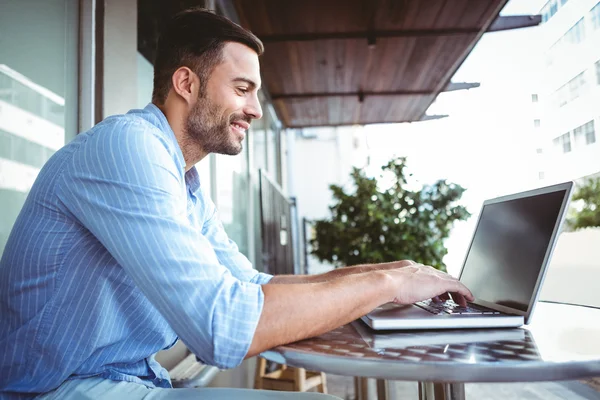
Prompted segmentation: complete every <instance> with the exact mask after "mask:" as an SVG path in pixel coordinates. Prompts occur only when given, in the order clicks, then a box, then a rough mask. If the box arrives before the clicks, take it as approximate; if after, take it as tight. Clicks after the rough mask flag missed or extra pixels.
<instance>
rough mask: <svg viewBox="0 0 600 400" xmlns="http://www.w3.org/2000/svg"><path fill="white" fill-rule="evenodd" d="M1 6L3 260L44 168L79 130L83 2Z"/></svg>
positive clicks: (13, 0)
mask: <svg viewBox="0 0 600 400" xmlns="http://www.w3.org/2000/svg"><path fill="white" fill-rule="evenodd" d="M24 3H27V2H23V1H21V0H5V1H3V2H2V5H1V6H0V9H1V10H2V11H1V12H0V210H1V212H0V255H1V254H2V252H3V251H4V246H5V244H6V241H7V239H8V235H9V233H10V231H11V229H12V226H13V224H14V222H15V220H16V218H17V215H18V214H19V212H20V211H21V207H22V206H23V203H24V202H25V199H26V197H27V194H28V193H29V190H30V189H31V187H32V185H33V182H34V181H35V179H36V178H37V176H38V174H39V171H40V169H41V168H42V167H43V165H44V164H45V163H46V161H48V159H49V158H50V157H51V156H52V154H54V153H55V152H56V151H57V150H58V149H60V148H61V147H62V146H63V145H64V144H65V134H66V135H68V137H73V136H74V134H75V132H72V131H71V129H72V128H74V127H75V126H76V122H75V121H76V114H75V113H76V111H77V110H76V107H74V105H75V104H76V101H75V97H72V96H76V95H77V91H76V87H77V80H78V77H77V74H76V73H73V68H72V67H71V65H72V63H71V62H72V61H74V62H76V60H77V40H76V38H77V34H78V26H77V23H76V22H75V20H74V16H76V15H78V9H77V5H78V2H77V1H74V0H60V1H41V2H36V6H35V7H28V6H27V5H26V4H24Z"/></svg>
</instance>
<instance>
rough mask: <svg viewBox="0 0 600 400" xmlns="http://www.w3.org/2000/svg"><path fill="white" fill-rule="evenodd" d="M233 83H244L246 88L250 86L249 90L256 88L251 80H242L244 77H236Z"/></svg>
mask: <svg viewBox="0 0 600 400" xmlns="http://www.w3.org/2000/svg"><path fill="white" fill-rule="evenodd" d="M233 82H245V83H247V84H248V86H250V88H251V89H254V88H256V86H257V85H256V82H254V81H253V80H252V79H248V78H244V77H241V76H240V77H237V78H233Z"/></svg>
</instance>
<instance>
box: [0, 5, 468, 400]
mask: <svg viewBox="0 0 600 400" xmlns="http://www.w3.org/2000/svg"><path fill="white" fill-rule="evenodd" d="M262 51H263V47H262V44H261V42H260V41H259V40H258V39H257V38H256V37H255V36H254V35H253V34H251V33H250V32H248V31H245V30H244V29H242V28H240V27H239V26H237V25H235V24H233V23H231V22H230V21H228V20H227V19H225V18H222V17H220V16H217V15H215V14H212V13H210V12H207V11H204V10H199V9H195V10H190V11H187V12H183V13H181V14H179V15H177V16H176V17H175V18H174V19H173V21H172V22H171V23H170V24H169V25H168V26H167V29H166V31H165V32H164V34H163V36H162V37H161V39H160V41H159V46H158V51H157V59H156V62H155V78H154V93H153V99H152V103H151V104H149V105H148V106H147V107H146V108H145V109H144V110H132V111H130V112H129V113H128V114H126V115H118V116H113V117H109V118H107V119H106V120H104V121H103V122H101V123H100V124H98V125H96V126H95V127H93V128H92V129H91V130H89V131H88V132H85V133H82V134H80V135H78V137H77V138H76V139H75V140H73V141H72V142H71V143H69V144H68V145H66V146H65V147H64V148H62V149H61V150H60V151H58V152H57V153H56V154H55V155H54V156H53V157H52V158H51V159H50V160H49V161H48V163H47V164H46V165H45V166H44V168H43V169H42V171H41V172H40V174H39V177H38V179H37V181H36V182H35V184H34V186H33V188H32V189H31V192H30V194H29V196H28V198H27V201H26V202H25V204H24V206H23V210H22V212H21V214H20V215H19V217H18V219H17V221H16V223H15V226H14V228H13V231H12V232H11V235H10V238H9V240H8V243H7V246H6V250H5V252H4V254H3V256H2V259H1V261H0V293H1V294H0V311H1V314H0V391H2V393H4V396H9V395H10V396H14V397H16V398H32V397H34V396H36V395H39V394H43V393H46V394H45V395H42V396H41V398H46V399H50V398H61V399H62V398H67V399H68V398H80V397H79V396H82V393H87V396H88V398H111V399H112V398H119V396H121V397H123V398H143V397H145V396H149V397H152V396H154V397H158V398H171V397H170V396H174V397H176V398H202V396H208V397H210V398H215V396H224V397H227V396H231V394H227V393H229V392H227V390H228V389H222V390H221V392H218V393H216V392H214V390H215V389H170V381H169V377H168V374H167V372H166V371H165V370H164V369H163V368H162V367H161V366H160V365H159V364H158V363H157V362H156V361H155V360H154V354H155V353H156V352H158V351H159V350H161V349H165V348H168V347H169V346H171V345H173V344H174V343H175V342H176V340H177V339H178V338H181V339H182V340H183V341H184V342H185V344H186V345H187V347H188V348H189V349H190V350H191V351H192V352H194V354H196V356H197V357H198V358H199V359H200V360H201V361H203V362H204V363H206V364H211V365H216V366H218V367H220V368H232V367H235V366H237V365H239V364H240V363H241V362H242V360H244V359H245V358H247V357H252V356H255V355H257V354H259V353H260V352H262V351H264V350H266V349H269V348H271V347H273V346H277V345H280V344H283V343H289V342H293V341H296V340H300V339H303V338H307V337H310V336H314V335H318V334H321V333H324V332H326V331H329V330H331V329H334V328H336V327H338V326H340V325H342V324H345V323H348V322H350V321H352V320H354V319H356V318H358V317H360V316H362V315H364V314H366V313H367V312H369V311H370V310H372V309H374V308H375V307H377V306H379V305H381V304H384V303H387V302H390V301H394V302H398V303H411V302H414V301H418V300H422V299H426V298H432V297H435V296H447V295H448V293H449V292H451V293H455V294H456V297H455V298H456V299H457V300H458V301H459V302H461V303H464V301H465V297H466V298H468V299H471V298H472V295H471V293H470V292H469V290H468V289H467V288H465V287H464V286H463V285H462V284H460V283H459V282H458V281H457V280H456V279H454V278H452V277H450V276H448V275H446V274H443V273H441V272H438V271H436V270H434V269H433V268H431V267H426V266H423V265H420V264H415V263H413V262H412V261H399V262H396V263H388V264H380V265H364V266H358V267H349V268H344V269H342V270H336V271H332V272H329V273H326V274H322V275H316V276H277V277H272V276H270V275H267V274H264V273H259V272H257V271H256V270H254V269H253V268H252V266H251V265H250V263H249V261H248V260H247V259H246V258H245V257H244V256H243V255H241V254H240V253H239V252H238V249H237V247H236V245H235V244H234V243H233V242H231V241H230V240H229V239H228V238H227V235H226V234H225V232H224V230H223V227H222V225H221V223H220V222H219V220H218V217H217V216H216V214H215V207H214V205H213V203H212V202H211V200H210V199H209V198H208V197H207V196H206V195H205V194H204V192H203V189H202V187H201V182H200V181H199V179H198V173H197V171H196V169H195V167H194V165H195V164H196V163H198V162H199V161H200V160H202V159H203V158H204V157H206V155H208V154H209V153H220V154H229V155H234V154H238V153H239V152H240V151H241V149H242V142H243V140H244V138H245V135H246V131H247V129H248V128H249V126H250V122H251V121H252V120H253V119H258V118H260V117H261V115H262V111H261V108H260V104H259V101H258V97H257V92H258V90H259V88H260V85H261V81H260V73H259V61H258V56H259V55H260V54H261V53H262ZM229 390H231V389H229ZM207 391H208V392H207ZM203 393H204V395H203ZM272 395H273V393H269V392H260V391H253V392H252V396H263V397H262V398H266V397H268V396H272ZM277 395H278V396H280V395H281V394H280V393H278V394H277ZM304 395H305V396H320V395H316V394H304ZM186 396H190V397H186ZM236 396H237V395H236ZM243 396H244V397H246V398H250V397H248V396H250V394H248V393H246V394H244V395H243ZM300 396H302V395H300ZM174 397H173V398H174ZM257 398H258V397H257Z"/></svg>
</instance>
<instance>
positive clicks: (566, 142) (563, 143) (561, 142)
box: [552, 132, 571, 153]
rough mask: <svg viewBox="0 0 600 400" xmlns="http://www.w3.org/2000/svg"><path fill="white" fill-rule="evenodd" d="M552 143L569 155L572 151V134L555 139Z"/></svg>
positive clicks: (568, 133)
mask: <svg viewBox="0 0 600 400" xmlns="http://www.w3.org/2000/svg"><path fill="white" fill-rule="evenodd" d="M552 143H553V144H554V147H556V148H557V149H558V150H559V151H561V152H562V153H569V152H570V151H571V132H567V133H565V134H564V135H561V136H559V137H557V138H555V139H554V140H553V141H552Z"/></svg>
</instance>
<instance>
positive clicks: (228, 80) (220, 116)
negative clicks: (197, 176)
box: [186, 42, 262, 155]
mask: <svg viewBox="0 0 600 400" xmlns="http://www.w3.org/2000/svg"><path fill="white" fill-rule="evenodd" d="M259 88H260V69H259V63H258V55H257V54H256V53H255V52H254V50H252V49H251V48H249V47H247V46H245V45H243V44H240V43H234V42H231V43H227V44H226V45H225V47H224V48H223V61H222V63H221V64H219V65H217V66H216V67H215V69H214V70H213V72H212V74H211V75H210V77H209V79H208V82H207V84H206V91H205V92H204V93H200V96H199V98H198V101H197V103H196V104H195V105H194V106H193V107H192V109H191V110H190V113H189V115H188V119H187V121H186V131H187V133H188V135H189V136H190V137H191V138H192V139H194V140H196V141H197V142H198V143H199V145H200V146H201V147H202V149H203V150H204V152H205V153H207V154H208V153H219V154H229V155H235V154H239V153H240V152H241V151H242V140H244V137H245V136H246V131H247V130H248V128H249V127H250V122H251V121H252V120H253V119H258V118H260V117H261V116H262V110H261V107H260V103H259V101H258V95H257V93H258V89H259Z"/></svg>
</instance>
